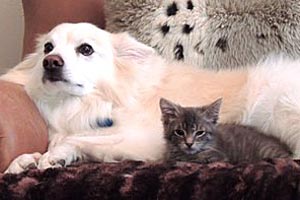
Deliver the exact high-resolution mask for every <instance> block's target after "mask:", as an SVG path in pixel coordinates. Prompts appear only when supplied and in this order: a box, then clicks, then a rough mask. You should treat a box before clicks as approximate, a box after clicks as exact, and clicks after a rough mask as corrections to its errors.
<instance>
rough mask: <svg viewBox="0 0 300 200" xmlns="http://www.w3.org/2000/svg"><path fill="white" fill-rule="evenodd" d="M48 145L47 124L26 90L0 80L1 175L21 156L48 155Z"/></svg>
mask: <svg viewBox="0 0 300 200" xmlns="http://www.w3.org/2000/svg"><path fill="white" fill-rule="evenodd" d="M47 143H48V134H47V127H46V124H45V122H44V120H43V118H42V117H41V115H40V113H39V111H38V109H37V107H36V106H35V105H34V103H33V101H32V100H31V99H30V98H29V96H28V95H27V94H26V92H25V90H24V88H23V87H22V86H20V85H17V84H13V83H9V82H5V81H0V172H3V171H4V170H5V169H6V168H7V167H8V165H9V163H10V162H11V161H12V160H13V159H14V158H15V157H16V156H18V155H20V154H23V153H33V152H36V151H38V152H45V151H46V149H47ZM0 196H1V193H0Z"/></svg>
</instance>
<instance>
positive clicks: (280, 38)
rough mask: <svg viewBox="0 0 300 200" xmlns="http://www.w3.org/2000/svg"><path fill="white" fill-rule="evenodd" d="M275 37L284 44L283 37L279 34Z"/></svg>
mask: <svg viewBox="0 0 300 200" xmlns="http://www.w3.org/2000/svg"><path fill="white" fill-rule="evenodd" d="M275 36H276V37H277V38H278V39H279V41H280V42H283V39H282V36H281V35H280V34H279V33H277V34H275Z"/></svg>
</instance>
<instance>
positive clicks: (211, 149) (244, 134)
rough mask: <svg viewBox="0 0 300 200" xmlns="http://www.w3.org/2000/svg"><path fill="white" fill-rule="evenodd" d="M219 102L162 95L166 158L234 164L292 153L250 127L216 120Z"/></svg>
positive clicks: (169, 159)
mask: <svg viewBox="0 0 300 200" xmlns="http://www.w3.org/2000/svg"><path fill="white" fill-rule="evenodd" d="M221 103H222V100H221V99H218V100H217V101H215V102H213V103H212V104H210V105H206V106H202V107H182V106H180V105H176V104H174V103H172V102H171V101H168V100H166V99H163V98H162V99H161V100H160V108H161V112H162V122H163V126H164V136H165V140H166V143H167V151H166V156H165V159H166V161H170V162H172V161H193V162H199V163H210V162H214V161H228V162H230V163H233V164H236V163H239V162H243V161H248V162H256V161H259V160H261V159H264V158H288V157H291V150H290V149H289V147H288V146H287V145H286V144H284V143H282V142H280V140H279V139H277V138H275V137H273V136H268V135H265V134H263V133H261V132H259V131H258V130H256V129H255V128H253V127H249V126H242V125H237V124H217V121H218V116H219V110H220V106H221Z"/></svg>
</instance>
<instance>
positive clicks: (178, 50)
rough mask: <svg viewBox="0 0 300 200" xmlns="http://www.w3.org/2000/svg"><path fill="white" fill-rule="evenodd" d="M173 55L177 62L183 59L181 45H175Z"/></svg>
mask: <svg viewBox="0 0 300 200" xmlns="http://www.w3.org/2000/svg"><path fill="white" fill-rule="evenodd" d="M174 53H175V59H177V60H183V59H184V55H183V46H182V45H181V44H177V45H176V46H175V48H174Z"/></svg>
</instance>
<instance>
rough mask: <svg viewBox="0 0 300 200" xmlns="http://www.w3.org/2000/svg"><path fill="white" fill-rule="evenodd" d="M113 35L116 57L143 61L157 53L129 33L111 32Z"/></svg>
mask: <svg viewBox="0 0 300 200" xmlns="http://www.w3.org/2000/svg"><path fill="white" fill-rule="evenodd" d="M111 36H112V43H113V48H114V50H115V51H114V53H115V56H116V57H119V58H128V59H130V60H132V61H137V62H141V61H144V60H145V59H146V58H148V57H149V56H150V55H154V54H155V50H154V49H153V48H151V47H150V46H147V45H145V44H143V43H141V42H139V41H137V40H136V39H135V38H133V37H132V36H130V35H129V34H128V33H118V34H111Z"/></svg>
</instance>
